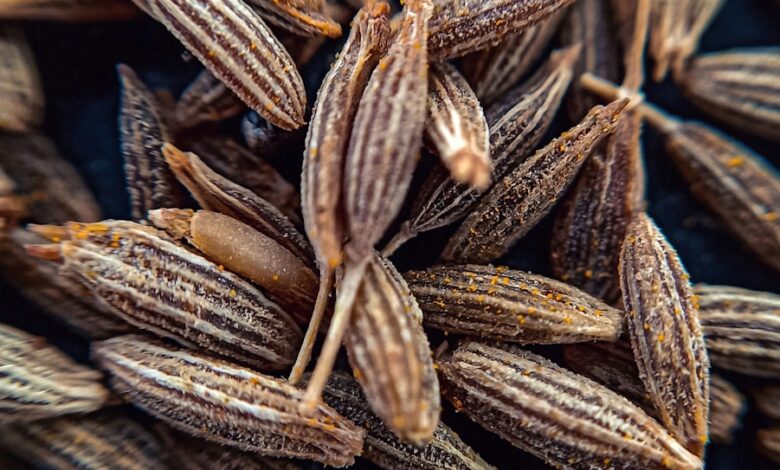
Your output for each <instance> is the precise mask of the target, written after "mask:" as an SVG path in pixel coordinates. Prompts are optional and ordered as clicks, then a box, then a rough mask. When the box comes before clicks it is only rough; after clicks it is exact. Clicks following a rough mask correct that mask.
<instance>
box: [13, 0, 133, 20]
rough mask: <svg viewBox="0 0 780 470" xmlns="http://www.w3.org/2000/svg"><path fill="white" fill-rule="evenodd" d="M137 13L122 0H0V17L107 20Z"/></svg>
mask: <svg viewBox="0 0 780 470" xmlns="http://www.w3.org/2000/svg"><path fill="white" fill-rule="evenodd" d="M137 14H138V10H137V9H135V8H134V7H133V6H132V5H131V4H130V2H127V1H124V0H3V2H2V3H0V18H2V19H4V20H5V19H11V20H40V21H107V20H122V19H127V18H132V17H134V16H136V15H137Z"/></svg>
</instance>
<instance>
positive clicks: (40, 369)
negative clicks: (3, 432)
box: [0, 324, 108, 424]
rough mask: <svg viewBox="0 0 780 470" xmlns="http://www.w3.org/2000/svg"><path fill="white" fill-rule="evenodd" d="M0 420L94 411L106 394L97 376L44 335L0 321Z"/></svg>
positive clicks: (10, 420) (3, 421)
mask: <svg viewBox="0 0 780 470" xmlns="http://www.w3.org/2000/svg"><path fill="white" fill-rule="evenodd" d="M0 364H2V374H0V423H2V424H8V423H10V422H15V421H31V420H36V419H41V418H51V417H54V416H60V415H65V414H72V413H88V412H90V411H94V410H97V409H98V408H100V407H101V406H103V404H104V403H105V401H106V399H107V398H108V391H107V390H106V389H105V388H103V386H102V385H100V378H101V374H100V373H99V372H96V371H93V370H91V369H89V368H87V367H84V366H82V365H80V364H77V363H76V362H75V361H73V360H72V359H71V358H70V357H68V356H66V355H65V354H64V353H63V352H61V351H60V350H59V349H57V348H55V347H54V346H51V345H49V344H47V343H46V342H45V341H44V339H43V338H38V337H35V336H32V335H30V334H28V333H26V332H24V331H21V330H17V329H16V328H13V327H11V326H8V325H3V324H0Z"/></svg>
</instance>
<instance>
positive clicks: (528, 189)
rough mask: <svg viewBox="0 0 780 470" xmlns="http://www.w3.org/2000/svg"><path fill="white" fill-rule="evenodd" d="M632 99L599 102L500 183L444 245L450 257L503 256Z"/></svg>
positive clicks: (559, 193) (553, 199) (482, 259)
mask: <svg viewBox="0 0 780 470" xmlns="http://www.w3.org/2000/svg"><path fill="white" fill-rule="evenodd" d="M627 103H628V100H625V99H624V100H617V101H614V102H613V103H611V104H609V105H608V106H605V107H602V106H597V107H595V108H593V109H592V110H591V111H590V113H588V115H587V116H586V117H585V118H584V119H583V121H582V122H581V123H580V124H578V125H576V126H575V127H573V128H571V129H570V130H569V131H567V132H564V133H563V134H562V135H561V136H560V137H559V138H557V139H555V140H553V141H552V142H551V143H550V144H548V145H547V146H546V147H544V148H543V149H541V150H539V151H538V152H536V154H535V155H534V156H533V157H531V158H529V159H527V160H525V161H524V162H523V163H521V164H520V166H518V167H517V168H515V169H514V170H512V171H511V172H510V173H509V174H507V175H506V176H505V177H504V178H503V180H502V181H500V182H498V183H496V184H495V185H494V186H493V188H492V189H491V190H490V192H488V193H487V194H486V195H485V197H483V198H482V200H481V201H480V202H479V204H478V205H477V206H476V208H474V210H473V211H472V212H471V214H470V215H469V216H468V217H467V218H466V220H465V221H464V222H463V224H462V225H461V226H460V228H459V229H458V231H457V232H456V233H455V235H453V237H452V238H451V239H450V241H449V243H448V244H447V247H446V248H445V249H444V253H443V254H442V258H443V259H445V260H447V261H464V262H473V263H488V262H491V261H493V260H495V259H496V258H498V257H500V256H501V255H503V254H504V253H505V252H506V251H507V250H508V249H509V248H510V247H511V246H512V245H514V243H515V242H516V241H517V240H519V239H520V238H522V237H523V236H524V235H525V234H526V233H528V231H530V230H531V229H532V228H533V227H534V226H535V225H536V224H537V223H538V222H539V221H540V220H541V219H542V218H543V217H544V216H545V215H547V214H548V213H549V212H550V210H551V209H552V208H553V206H554V205H555V203H556V202H557V201H558V200H559V199H560V198H561V196H563V194H564V193H565V191H566V189H567V188H568V186H569V184H571V182H572V181H573V180H574V178H575V176H576V175H577V171H579V169H580V166H582V164H583V163H584V162H585V159H586V157H587V156H588V155H589V154H590V153H591V151H592V150H593V149H594V148H595V147H596V146H597V145H598V144H599V142H601V141H602V140H603V139H604V138H605V137H606V136H608V135H609V134H611V133H612V132H614V130H615V126H616V124H617V122H618V121H619V120H620V116H621V113H622V112H623V109H624V108H625V107H626V104H627Z"/></svg>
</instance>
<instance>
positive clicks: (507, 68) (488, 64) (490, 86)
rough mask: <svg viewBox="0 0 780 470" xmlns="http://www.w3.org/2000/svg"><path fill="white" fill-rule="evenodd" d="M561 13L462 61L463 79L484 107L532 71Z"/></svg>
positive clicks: (559, 19)
mask: <svg viewBox="0 0 780 470" xmlns="http://www.w3.org/2000/svg"><path fill="white" fill-rule="evenodd" d="M564 11H565V10H559V11H557V12H555V13H553V14H552V15H550V16H549V17H547V18H545V19H544V20H542V21H540V22H539V23H538V24H536V25H534V26H532V27H530V28H527V29H525V30H523V31H522V32H520V33H517V34H512V35H509V36H507V37H506V38H505V39H504V40H503V41H501V42H500V43H499V44H498V45H497V46H494V47H491V48H489V49H485V50H481V51H477V52H474V53H472V54H469V55H467V56H466V57H464V58H463V76H465V77H466V79H467V80H468V81H469V83H470V84H471V86H472V88H474V92H475V93H476V94H477V97H479V101H480V102H481V103H482V105H483V106H487V105H489V104H492V103H495V102H496V101H498V100H499V99H500V98H501V97H502V96H504V95H505V94H506V93H507V92H509V90H511V89H512V87H514V86H515V85H516V84H517V83H519V82H520V79H521V78H523V77H524V76H525V75H526V73H528V71H529V70H531V67H532V66H533V65H534V64H535V63H536V61H537V60H538V59H539V57H541V55H542V53H543V52H544V51H545V49H546V48H547V44H548V43H549V42H550V39H552V36H553V34H555V31H556V30H557V29H558V25H559V24H560V22H561V19H562V18H563V12H564Z"/></svg>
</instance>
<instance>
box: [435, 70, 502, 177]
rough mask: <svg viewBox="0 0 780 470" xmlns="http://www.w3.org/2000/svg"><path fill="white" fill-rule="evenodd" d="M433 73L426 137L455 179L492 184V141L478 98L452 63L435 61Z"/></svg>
mask: <svg viewBox="0 0 780 470" xmlns="http://www.w3.org/2000/svg"><path fill="white" fill-rule="evenodd" d="M430 72H431V73H430V74H429V77H428V79H429V81H428V122H427V123H426V126H425V139H426V140H427V141H428V143H429V144H430V145H431V146H432V147H433V149H434V150H435V151H436V153H437V154H438V155H439V158H441V161H442V163H443V164H444V166H445V167H447V169H448V170H449V172H450V175H451V176H452V179H454V180H455V181H456V182H458V183H463V184H468V185H469V186H471V187H473V188H477V189H485V188H486V187H487V186H488V184H490V141H489V139H488V133H489V132H488V124H487V121H486V120H485V115H484V114H483V112H482V106H481V105H480V104H479V99H478V98H477V96H476V95H475V94H474V92H473V91H472V90H471V87H470V86H469V84H468V82H467V81H466V79H465V78H463V76H462V75H461V74H460V72H458V70H457V69H456V68H455V67H453V66H452V65H450V64H447V63H445V62H441V63H435V64H433V66H432V68H431V71H430Z"/></svg>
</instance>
